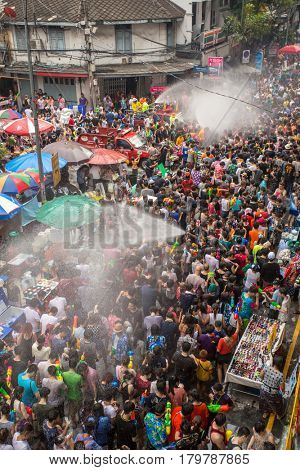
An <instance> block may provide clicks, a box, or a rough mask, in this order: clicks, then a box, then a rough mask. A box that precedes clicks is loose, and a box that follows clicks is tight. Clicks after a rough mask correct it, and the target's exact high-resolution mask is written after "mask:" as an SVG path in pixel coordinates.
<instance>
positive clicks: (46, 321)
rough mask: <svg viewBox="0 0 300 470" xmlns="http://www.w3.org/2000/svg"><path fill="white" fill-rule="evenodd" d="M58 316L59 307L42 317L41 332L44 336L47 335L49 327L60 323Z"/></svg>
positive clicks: (53, 308)
mask: <svg viewBox="0 0 300 470" xmlns="http://www.w3.org/2000/svg"><path fill="white" fill-rule="evenodd" d="M56 315H57V307H51V308H50V312H49V313H43V315H42V316H41V332H42V335H44V334H45V333H46V329H47V326H48V325H56V323H58V319H57V318H56Z"/></svg>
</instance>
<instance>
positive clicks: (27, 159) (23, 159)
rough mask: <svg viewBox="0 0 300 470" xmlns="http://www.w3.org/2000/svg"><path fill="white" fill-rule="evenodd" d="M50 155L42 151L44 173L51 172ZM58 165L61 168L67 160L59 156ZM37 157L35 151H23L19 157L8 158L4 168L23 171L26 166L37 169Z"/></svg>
mask: <svg viewBox="0 0 300 470" xmlns="http://www.w3.org/2000/svg"><path fill="white" fill-rule="evenodd" d="M51 158H52V155H51V153H42V161H43V171H44V173H51V172H52V162H51ZM58 160H59V167H60V168H63V167H64V166H66V164H67V163H68V162H66V160H64V159H63V158H59V159H58ZM38 167H39V164H38V158H37V153H36V152H32V153H24V154H23V155H20V156H19V157H16V158H14V159H13V160H10V161H9V162H8V163H7V164H6V165H5V168H6V170H7V171H20V170H22V171H24V170H27V169H28V168H34V169H38Z"/></svg>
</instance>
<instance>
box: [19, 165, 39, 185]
mask: <svg viewBox="0 0 300 470" xmlns="http://www.w3.org/2000/svg"><path fill="white" fill-rule="evenodd" d="M17 173H23V174H24V175H28V176H30V178H31V179H32V180H33V181H34V182H35V183H36V185H40V184H41V180H40V172H39V170H37V169H36V168H27V169H26V170H22V171H18V172H17ZM45 179H46V178H45Z"/></svg>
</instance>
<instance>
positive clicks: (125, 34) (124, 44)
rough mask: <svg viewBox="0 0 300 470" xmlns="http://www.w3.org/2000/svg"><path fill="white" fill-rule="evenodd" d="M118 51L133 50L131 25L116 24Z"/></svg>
mask: <svg viewBox="0 0 300 470" xmlns="http://www.w3.org/2000/svg"><path fill="white" fill-rule="evenodd" d="M115 31H116V52H131V51H132V37H131V25H130V24H125V25H123V24H122V25H116V30H115Z"/></svg>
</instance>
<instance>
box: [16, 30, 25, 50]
mask: <svg viewBox="0 0 300 470" xmlns="http://www.w3.org/2000/svg"><path fill="white" fill-rule="evenodd" d="M15 32H16V46H17V47H16V49H19V50H20V51H26V37H25V29H24V28H15Z"/></svg>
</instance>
